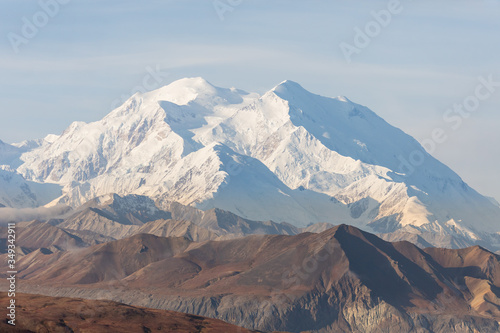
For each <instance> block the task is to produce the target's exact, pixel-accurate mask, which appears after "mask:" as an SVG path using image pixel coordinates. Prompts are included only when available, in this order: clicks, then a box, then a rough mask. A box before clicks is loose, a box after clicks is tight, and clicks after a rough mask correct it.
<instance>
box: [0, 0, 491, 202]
mask: <svg viewBox="0 0 500 333" xmlns="http://www.w3.org/2000/svg"><path fill="white" fill-rule="evenodd" d="M1 4H2V11H1V13H0V36H2V38H1V39H0V119H1V121H0V140H3V141H5V142H9V143H13V142H19V141H22V140H25V139H34V138H41V137H44V136H45V135H47V134H49V133H54V134H60V133H61V132H62V131H63V130H64V129H65V128H66V127H67V126H68V125H69V124H70V123H71V122H73V121H86V122H90V121H95V120H99V119H100V118H102V117H103V116H104V115H106V114H107V113H109V112H110V111H111V110H112V109H113V108H114V107H116V106H117V105H119V104H120V103H121V102H123V101H125V100H126V99H127V98H128V97H129V96H130V95H132V94H133V93H135V92H136V91H140V90H151V89H155V88H158V87H160V86H163V85H166V84H168V83H170V82H172V81H175V80H176V79H179V78H183V77H192V76H202V77H204V78H205V79H207V80H208V81H210V82H211V83H212V84H214V85H216V86H221V87H237V88H240V89H244V90H247V91H252V92H259V93H264V92H265V91H267V90H269V89H271V88H273V87H274V86H276V85H277V84H279V83H280V82H282V81H283V80H285V79H290V80H293V81H296V82H298V83H300V84H301V85H302V86H303V87H304V88H306V89H308V90H309V91H312V92H314V93H317V94H320V95H324V96H329V97H335V96H339V95H343V96H347V97H348V98H349V99H350V100H352V101H354V102H356V103H359V104H363V105H365V106H367V107H369V108H370V109H372V110H373V111H374V112H376V113H377V114H378V115H379V116H381V117H382V118H384V119H385V120H386V121H388V122H389V123H391V124H392V125H394V126H396V127H399V128H401V129H402V130H403V131H405V132H406V133H408V134H410V135H412V136H414V137H415V138H416V139H417V140H419V141H420V142H425V143H427V147H428V148H429V150H430V152H431V153H432V155H434V156H435V157H437V158H438V159H439V160H441V161H442V162H443V163H445V164H447V165H448V166H450V167H451V168H452V169H453V170H455V171H456V172H457V173H458V174H459V175H460V176H461V177H462V178H463V179H464V180H465V181H466V182H467V183H468V184H469V185H471V186H472V187H474V188H475V189H476V190H478V191H479V192H480V193H482V194H484V195H488V196H493V197H495V198H497V199H498V200H500V177H498V175H497V172H498V170H499V167H498V165H499V164H500V144H499V143H500V131H499V129H498V127H499V125H500V112H499V111H500V110H499V109H500V83H499V82H500V57H499V55H500V38H499V36H500V0H476V1H462V0H443V1H439V2H437V1H424V0H421V1H411V0H390V1H378V0H369V1H350V0H339V1H326V0H324V1H316V0H308V1H297V0H286V1H285V0H170V1H169V0H157V1H155V0H150V1H131V0H130V1H127V0H124V1H119V2H118V1H105V0H40V1H31V0H24V1H18V0H1ZM484 82H486V83H484ZM488 82H489V83H488ZM478 86H481V87H479V88H478ZM478 94H479V95H478ZM464 103H465V104H466V107H467V110H470V111H467V110H465V111H463V107H462V113H457V111H452V110H453V108H454V105H458V107H460V105H464ZM450 108H451V109H452V110H450ZM451 112H454V113H451ZM451 116H453V117H455V118H450V117H451ZM457 117H459V119H458V118H457ZM436 131H437V132H440V133H444V135H440V136H439V137H440V139H439V140H436V138H437V136H433V133H436ZM443 137H444V139H443ZM438 141H439V142H438Z"/></svg>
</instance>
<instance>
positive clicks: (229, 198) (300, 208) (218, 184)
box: [17, 78, 500, 243]
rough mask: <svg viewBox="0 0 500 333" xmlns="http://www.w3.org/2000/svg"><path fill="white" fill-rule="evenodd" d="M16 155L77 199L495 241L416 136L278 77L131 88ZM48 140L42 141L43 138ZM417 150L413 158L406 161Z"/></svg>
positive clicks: (463, 190) (474, 201)
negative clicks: (247, 86) (252, 87)
mask: <svg viewBox="0 0 500 333" xmlns="http://www.w3.org/2000/svg"><path fill="white" fill-rule="evenodd" d="M51 139H52V140H45V142H44V143H43V144H41V145H40V146H39V147H36V148H34V149H32V150H28V151H26V152H23V153H22V154H21V155H20V157H19V159H20V161H21V163H22V164H21V165H20V166H19V167H18V168H17V172H19V173H20V174H22V175H23V176H24V177H25V178H26V179H28V180H30V181H36V182H43V183H53V184H58V185H60V186H63V187H64V188H63V193H64V194H63V195H62V196H61V197H60V198H58V199H57V200H56V201H55V202H63V203H66V204H69V205H72V206H77V205H80V204H82V203H84V202H85V201H87V200H89V199H92V198H94V197H97V196H100V195H104V194H108V193H118V194H120V195H124V194H140V195H147V196H149V197H151V198H153V199H155V200H157V201H158V203H159V204H160V205H162V204H165V205H166V204H168V202H171V201H178V202H180V203H182V204H188V205H193V206H196V207H198V208H201V209H210V208H214V207H217V208H221V209H225V210H228V211H232V212H234V213H236V214H238V215H240V216H242V217H244V218H249V219H252V220H269V219H271V220H274V221H276V222H281V221H287V222H290V223H292V224H295V225H297V226H305V225H308V224H309V223H311V222H330V223H334V224H339V223H348V224H353V225H355V226H358V227H361V228H364V229H366V230H369V231H375V232H392V231H395V230H400V229H405V231H407V232H411V233H419V232H433V233H439V234H447V235H453V236H454V237H463V238H465V239H468V240H470V241H472V242H476V241H479V240H481V239H483V240H484V239H488V241H489V242H490V243H495V242H496V237H497V234H496V233H497V232H499V231H500V208H499V207H498V206H497V205H494V204H493V203H492V202H491V201H490V200H488V199H487V198H485V197H483V196H481V195H480V194H479V193H477V192H476V191H475V190H473V189H472V188H470V187H469V186H468V185H467V184H465V183H464V182H463V181H462V179H461V178H460V177H459V176H458V175H457V174H455V173H454V172H453V171H452V170H450V169H449V168H448V167H446V166H445V165H443V164H442V163H440V162H439V161H437V160H436V159H434V158H433V157H432V156H430V155H429V154H427V153H426V152H425V151H424V149H423V148H422V147H421V146H420V144H419V143H418V142H417V141H416V140H414V139H413V138H412V137H410V136H408V135H407V134H405V133H404V132H402V131H401V130H399V129H397V128H395V127H393V126H391V125H389V124H388V123H387V122H385V121H384V120H383V119H382V118H380V117H378V116H377V115H376V114H375V113H373V112H372V111H370V110H369V109H368V108H366V107H364V106H361V105H359V104H356V103H353V102H351V101H350V100H348V99H347V98H345V97H337V98H327V97H322V96H318V95H315V94H312V93H310V92H308V91H306V90H305V89H303V88H302V87H301V86H300V85H299V84H297V83H294V82H291V81H285V82H283V83H281V84H279V85H278V86H276V87H275V88H273V89H272V90H270V91H268V92H267V93H265V94H263V95H262V96H260V95H258V94H255V93H247V92H244V91H241V90H238V89H235V88H231V89H225V88H218V87H215V86H213V85H212V84H210V83H208V82H207V81H205V80H203V79H201V78H188V79H182V80H178V81H176V82H174V83H172V84H170V85H168V86H165V87H162V88H160V89H158V90H155V91H152V92H149V93H144V94H141V93H137V94H135V95H133V96H132V97H131V98H130V99H129V100H128V101H126V102H125V103H124V104H123V105H122V106H120V107H118V108H117V109H115V110H113V111H112V112H111V113H110V114H108V115H107V116H106V117H104V118H103V119H102V120H100V121H97V122H93V123H89V124H86V123H83V122H75V123H73V124H71V125H70V126H69V127H68V128H67V129H66V130H65V131H64V132H63V133H62V135H60V136H59V137H52V138H51ZM49 141H51V142H49ZM413 152H420V153H419V154H421V156H423V157H424V158H423V161H422V162H421V163H419V164H420V165H419V166H415V167H413V166H409V165H408V164H407V162H405V161H406V160H408V156H411V154H412V153H413Z"/></svg>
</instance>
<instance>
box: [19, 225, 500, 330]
mask: <svg viewBox="0 0 500 333" xmlns="http://www.w3.org/2000/svg"><path fill="white" fill-rule="evenodd" d="M18 265H19V277H20V278H21V279H22V283H21V284H20V285H21V288H22V290H23V291H26V292H42V293H49V294H51V295H57V296H72V297H84V298H107V299H112V300H115V301H121V302H126V303H130V304H133V305H138V306H146V307H152V308H160V309H169V310H175V311H181V312H187V313H192V314H196V315H202V316H207V317H213V318H218V319H222V320H224V321H227V322H230V323H233V324H237V325H241V326H244V327H246V328H249V329H259V330H283V331H290V332H300V331H306V330H307V331H314V332H388V331H391V332H395V331H397V332H450V331H457V332H469V331H474V330H476V331H480V332H496V331H498V330H499V325H498V321H499V320H500V312H499V306H500V301H499V299H498V295H499V293H498V290H499V289H498V288H500V280H499V277H500V261H499V257H498V256H497V255H495V254H493V253H491V252H489V251H487V250H484V249H483V248H481V247H478V246H476V247H471V248H467V249H463V250H450V249H434V248H430V249H425V250H421V249H419V248H418V247H416V246H414V245H413V244H411V243H408V242H396V243H389V242H385V241H383V240H381V239H380V238H378V237H376V236H375V235H372V234H369V233H366V232H363V231H360V230H359V229H356V228H354V227H349V226H346V225H341V226H337V227H334V228H331V229H328V230H326V231H324V232H322V233H318V234H312V233H301V234H299V235H296V236H284V235H254V236H248V237H245V238H239V239H232V240H224V241H205V242H192V241H189V240H187V239H184V238H162V237H157V236H153V235H144V234H139V235H135V236H133V237H130V238H126V239H121V240H118V241H113V242H109V243H106V244H100V245H96V246H92V247H89V248H87V249H85V250H82V251H77V252H71V251H66V252H64V251H60V252H58V253H43V252H42V251H34V252H32V253H30V254H29V255H26V256H24V257H23V258H21V259H20V260H19V264H18ZM55 284H57V285H58V286H60V287H57V288H51V286H53V285H55Z"/></svg>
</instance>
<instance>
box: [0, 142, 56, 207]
mask: <svg viewBox="0 0 500 333" xmlns="http://www.w3.org/2000/svg"><path fill="white" fill-rule="evenodd" d="M53 137H54V136H48V138H53ZM46 143H48V141H47V140H46V139H41V140H35V141H25V142H22V143H20V144H13V145H10V144H7V143H5V142H3V141H1V140H0V207H2V206H6V207H13V208H28V207H38V206H42V205H45V204H47V203H49V202H50V201H52V200H53V199H54V198H57V197H59V196H60V195H61V194H62V192H61V187H60V186H59V185H56V184H41V183H37V182H31V181H27V180H26V179H24V178H23V176H22V175H20V174H19V173H18V172H16V170H15V168H16V167H18V166H19V165H21V164H22V163H23V162H22V161H21V160H20V157H21V155H22V154H23V153H25V152H27V151H29V150H31V149H34V148H38V147H40V146H42V145H43V144H46Z"/></svg>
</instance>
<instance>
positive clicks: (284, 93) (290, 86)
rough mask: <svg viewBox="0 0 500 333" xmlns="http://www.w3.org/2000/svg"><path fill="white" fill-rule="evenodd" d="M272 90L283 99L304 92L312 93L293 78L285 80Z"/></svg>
mask: <svg viewBox="0 0 500 333" xmlns="http://www.w3.org/2000/svg"><path fill="white" fill-rule="evenodd" d="M271 91H272V92H274V93H275V94H276V95H278V96H279V97H281V98H283V99H289V98H291V97H293V96H297V95H302V94H311V93H310V92H309V91H307V90H306V89H304V87H302V86H301V85H300V84H298V83H297V82H295V81H292V80H285V81H283V82H281V83H280V84H278V85H277V86H276V87H274V88H273V89H272V90H271Z"/></svg>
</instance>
